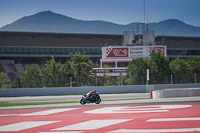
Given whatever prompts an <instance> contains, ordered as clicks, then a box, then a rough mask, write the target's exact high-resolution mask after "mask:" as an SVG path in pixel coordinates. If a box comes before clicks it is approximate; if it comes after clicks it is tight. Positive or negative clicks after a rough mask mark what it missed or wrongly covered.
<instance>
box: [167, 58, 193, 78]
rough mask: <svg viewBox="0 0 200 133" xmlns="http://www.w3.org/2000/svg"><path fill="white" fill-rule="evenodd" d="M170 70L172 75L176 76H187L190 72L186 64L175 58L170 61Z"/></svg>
mask: <svg viewBox="0 0 200 133" xmlns="http://www.w3.org/2000/svg"><path fill="white" fill-rule="evenodd" d="M170 69H171V71H172V73H173V74H177V75H178V74H188V73H189V72H190V70H189V64H188V62H187V61H186V60H184V59H180V58H176V59H175V60H173V61H171V63H170Z"/></svg>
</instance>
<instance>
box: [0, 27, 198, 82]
mask: <svg viewBox="0 0 200 133" xmlns="http://www.w3.org/2000/svg"><path fill="white" fill-rule="evenodd" d="M135 37H136V38H140V35H136V36H135ZM155 42H156V44H155V45H157V44H158V45H159V44H161V43H163V42H164V45H165V46H166V47H167V50H166V51H167V52H166V53H167V55H166V56H167V57H168V58H176V57H180V58H187V57H190V56H197V55H200V37H173V36H157V37H156V38H155ZM122 44H123V35H111V34H70V33H35V32H4V31H0V72H2V71H3V72H6V73H7V80H8V81H13V80H14V79H15V77H16V75H18V74H19V73H20V72H22V71H24V66H25V65H26V64H32V65H35V66H36V67H38V68H39V67H40V66H41V64H44V62H45V60H46V59H49V58H50V57H51V56H54V57H55V59H56V60H57V61H61V62H63V63H64V62H65V61H66V60H67V59H69V58H70V57H71V54H74V53H82V54H86V55H88V56H89V57H90V60H91V62H92V63H97V64H100V59H101V58H102V47H106V46H121V45H122Z"/></svg>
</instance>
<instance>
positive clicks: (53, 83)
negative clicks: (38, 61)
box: [40, 57, 68, 87]
mask: <svg viewBox="0 0 200 133" xmlns="http://www.w3.org/2000/svg"><path fill="white" fill-rule="evenodd" d="M66 71H67V70H66V66H65V65H62V64H61V63H60V62H56V61H55V58H54V57H52V58H51V60H49V61H47V62H46V63H45V65H44V66H43V67H42V68H41V71H40V75H41V77H42V80H43V84H44V86H45V87H62V86H65V85H66V84H67V78H68V73H67V72H66Z"/></svg>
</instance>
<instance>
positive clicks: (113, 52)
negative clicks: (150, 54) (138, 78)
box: [106, 48, 128, 57]
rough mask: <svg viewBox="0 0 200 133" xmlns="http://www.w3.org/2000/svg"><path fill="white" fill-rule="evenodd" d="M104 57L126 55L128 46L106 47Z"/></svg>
mask: <svg viewBox="0 0 200 133" xmlns="http://www.w3.org/2000/svg"><path fill="white" fill-rule="evenodd" d="M106 57H128V48H106Z"/></svg>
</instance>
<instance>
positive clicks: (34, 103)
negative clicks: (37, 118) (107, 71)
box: [0, 101, 79, 107]
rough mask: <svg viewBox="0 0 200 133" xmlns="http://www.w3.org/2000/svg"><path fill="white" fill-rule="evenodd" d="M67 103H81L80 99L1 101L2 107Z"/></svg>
mask: <svg viewBox="0 0 200 133" xmlns="http://www.w3.org/2000/svg"><path fill="white" fill-rule="evenodd" d="M65 103H79V101H65V102H31V103H8V102H1V103H0V107H10V106H26V105H45V104H65Z"/></svg>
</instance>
